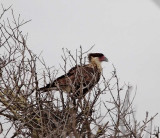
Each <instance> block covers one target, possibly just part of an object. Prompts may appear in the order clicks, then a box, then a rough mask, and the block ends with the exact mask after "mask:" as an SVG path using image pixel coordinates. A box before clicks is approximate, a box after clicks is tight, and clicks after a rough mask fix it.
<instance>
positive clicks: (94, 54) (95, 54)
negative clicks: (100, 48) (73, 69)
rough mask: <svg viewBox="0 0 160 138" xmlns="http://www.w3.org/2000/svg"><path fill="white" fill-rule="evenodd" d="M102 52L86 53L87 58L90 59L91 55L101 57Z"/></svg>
mask: <svg viewBox="0 0 160 138" xmlns="http://www.w3.org/2000/svg"><path fill="white" fill-rule="evenodd" d="M103 56H104V55H103V54H102V53H90V54H88V60H89V61H91V57H103Z"/></svg>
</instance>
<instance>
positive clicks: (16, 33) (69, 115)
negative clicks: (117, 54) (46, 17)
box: [0, 6, 159, 138]
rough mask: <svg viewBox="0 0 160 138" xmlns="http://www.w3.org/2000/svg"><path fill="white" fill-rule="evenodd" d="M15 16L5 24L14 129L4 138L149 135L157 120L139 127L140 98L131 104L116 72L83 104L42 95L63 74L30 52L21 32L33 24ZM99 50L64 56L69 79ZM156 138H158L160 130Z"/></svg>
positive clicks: (4, 66)
mask: <svg viewBox="0 0 160 138" xmlns="http://www.w3.org/2000/svg"><path fill="white" fill-rule="evenodd" d="M2 9H3V11H2V14H1V15H0V19H2V18H3V16H4V15H5V12H7V11H8V12H9V11H10V7H9V8H7V9H5V8H4V7H3V6H2ZM11 15H12V19H7V20H4V21H2V22H0V25H1V26H0V32H1V33H0V51H1V53H0V117H1V120H3V119H5V120H7V122H8V124H9V127H8V131H3V125H5V124H6V122H5V121H1V123H0V133H3V136H5V137H7V136H8V134H9V133H12V138H14V137H34V138H41V137H47V138H52V137H54V138H55V137H57V138H59V137H67V136H68V137H77V138H79V137H82V138H86V137H88V138H98V137H108V138H117V137H123V138H124V137H138V138H141V137H143V135H144V134H145V133H147V130H146V128H147V125H148V124H149V122H151V121H152V120H153V119H154V118H155V116H156V115H157V114H156V115H154V116H153V117H151V118H149V117H148V115H147V116H146V119H145V121H144V122H143V124H142V125H141V123H137V120H136V119H135V111H134V108H133V99H134V97H135V96H134V97H133V99H132V100H130V98H131V89H130V88H131V87H130V86H129V85H123V86H120V84H119V79H118V75H117V73H116V69H115V67H113V72H112V73H111V76H104V75H103V76H102V81H101V83H99V84H98V85H97V86H96V87H95V88H94V89H93V90H92V91H91V92H89V93H88V94H87V95H86V96H85V97H81V98H79V99H77V100H75V99H74V98H73V97H72V94H65V93H64V92H63V91H60V92H56V91H48V92H46V93H43V92H39V91H37V90H38V88H39V87H40V85H42V84H43V85H45V84H46V83H47V82H48V81H50V82H51V81H53V80H54V77H53V76H56V75H57V70H56V69H55V68H49V67H47V65H46V64H45V61H44V60H43V59H41V57H40V56H36V55H35V54H34V53H33V52H32V51H31V50H30V49H29V48H28V46H27V38H26V36H25V35H24V34H23V33H22V31H21V30H20V28H21V27H22V26H23V25H24V24H26V23H28V21H27V22H25V21H23V20H22V21H21V18H20V16H18V19H16V16H15V15H14V12H13V10H11ZM93 47H94V46H92V47H91V48H90V49H89V50H87V51H85V52H83V49H82V47H80V51H79V52H77V50H76V56H73V54H72V53H71V51H70V50H68V49H67V50H66V51H63V53H64V55H63V56H62V57H63V61H64V66H61V69H62V70H63V71H64V72H65V74H66V73H67V66H74V65H80V66H81V65H84V64H86V60H85V59H84V56H85V55H86V54H88V52H90V50H91V49H92V48H93ZM68 59H69V60H68ZM39 65H41V66H42V69H41V70H39V69H38V66H39ZM82 77H83V76H82ZM73 100H75V101H73ZM74 102H76V104H73V103H74ZM13 130H14V133H13ZM150 134H151V135H152V136H156V137H157V138H158V137H159V129H158V130H157V131H155V132H154V133H153V132H151V133H150Z"/></svg>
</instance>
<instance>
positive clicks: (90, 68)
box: [39, 53, 108, 97]
mask: <svg viewBox="0 0 160 138" xmlns="http://www.w3.org/2000/svg"><path fill="white" fill-rule="evenodd" d="M88 61H89V64H85V65H76V66H75V67H73V68H71V69H70V70H69V71H68V73H66V74H64V75H62V76H60V77H58V78H57V79H55V80H54V81H53V82H51V83H49V84H47V85H46V86H44V87H41V88H39V91H43V92H47V91H50V90H56V91H63V92H66V93H69V94H73V95H74V96H75V97H79V96H85V95H86V94H87V93H88V92H89V91H91V90H92V88H93V87H94V86H95V85H96V84H97V83H98V82H99V80H100V77H101V74H102V66H101V63H102V62H103V61H106V62H108V59H107V58H106V57H105V56H104V55H103V54H102V53H89V54H88Z"/></svg>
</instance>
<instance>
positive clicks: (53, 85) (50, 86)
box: [37, 83, 57, 92]
mask: <svg viewBox="0 0 160 138" xmlns="http://www.w3.org/2000/svg"><path fill="white" fill-rule="evenodd" d="M50 90H57V87H56V86H55V84H53V83H52V84H47V85H46V86H44V87H41V88H39V89H38V90H37V91H43V92H47V91H50Z"/></svg>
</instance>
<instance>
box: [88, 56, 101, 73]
mask: <svg viewBox="0 0 160 138" xmlns="http://www.w3.org/2000/svg"><path fill="white" fill-rule="evenodd" d="M90 64H91V65H93V66H96V67H97V68H98V69H99V71H100V72H101V71H102V66H101V62H100V61H99V58H98V57H96V58H92V59H91V61H90Z"/></svg>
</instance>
